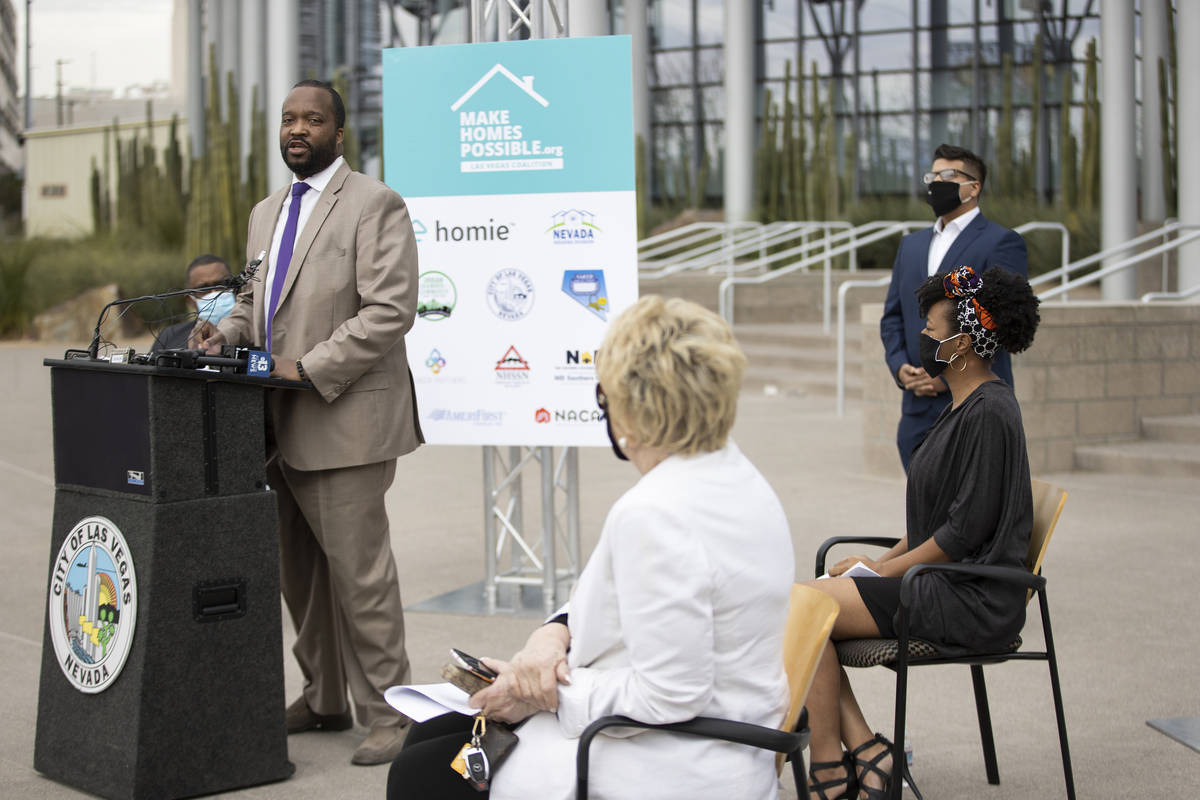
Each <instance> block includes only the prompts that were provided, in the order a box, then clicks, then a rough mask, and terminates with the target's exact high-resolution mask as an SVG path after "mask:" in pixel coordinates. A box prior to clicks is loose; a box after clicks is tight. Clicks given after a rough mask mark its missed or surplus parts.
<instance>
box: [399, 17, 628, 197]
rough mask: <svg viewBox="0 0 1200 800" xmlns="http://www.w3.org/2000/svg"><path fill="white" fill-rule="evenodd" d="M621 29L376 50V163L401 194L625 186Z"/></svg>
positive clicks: (625, 43)
mask: <svg viewBox="0 0 1200 800" xmlns="http://www.w3.org/2000/svg"><path fill="white" fill-rule="evenodd" d="M630 64H631V50H630V41H629V37H628V36H599V37H593V38H581V39H538V40H532V41H520V42H492V43H482V44H463V45H444V46H437V47H404V48H395V49H390V50H384V51H383V132H384V146H383V152H384V170H385V179H386V182H387V184H388V185H389V186H391V187H392V188H393V189H395V190H396V191H397V192H399V193H400V194H402V195H404V196H405V197H445V196H462V195H496V194H525V193H548V192H603V191H631V190H633V188H634V174H633V95H632V91H633V88H632V87H633V76H632V70H631V66H630Z"/></svg>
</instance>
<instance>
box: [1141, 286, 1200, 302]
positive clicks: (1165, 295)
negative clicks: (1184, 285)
mask: <svg viewBox="0 0 1200 800" xmlns="http://www.w3.org/2000/svg"><path fill="white" fill-rule="evenodd" d="M1197 295H1200V284H1197V285H1195V286H1193V287H1192V288H1190V289H1184V290H1183V291H1181V292H1146V293H1145V294H1144V295H1142V298H1141V302H1143V303H1150V302H1153V301H1155V300H1187V299H1188V298H1189V297H1195V296H1197Z"/></svg>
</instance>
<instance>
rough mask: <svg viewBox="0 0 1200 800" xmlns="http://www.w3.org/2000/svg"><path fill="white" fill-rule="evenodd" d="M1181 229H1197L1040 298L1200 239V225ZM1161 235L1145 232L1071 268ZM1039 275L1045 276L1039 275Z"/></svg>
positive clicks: (1041, 298) (1089, 281)
mask: <svg viewBox="0 0 1200 800" xmlns="http://www.w3.org/2000/svg"><path fill="white" fill-rule="evenodd" d="M1164 227H1169V226H1164ZM1180 229H1195V230H1192V231H1191V232H1190V233H1186V234H1184V235H1183V236H1180V237H1178V238H1176V239H1174V240H1172V241H1170V242H1165V243H1163V244H1160V245H1158V246H1156V247H1152V248H1150V249H1149V250H1144V251H1142V252H1141V253H1136V254H1134V255H1132V256H1129V257H1127V258H1122V259H1121V260H1120V261H1117V262H1116V263H1115V264H1109V265H1108V266H1107V267H1104V268H1103V269H1099V270H1096V271H1095V272H1092V273H1090V274H1088V275H1084V276H1083V277H1081V278H1076V279H1075V280H1073V281H1069V282H1068V283H1064V284H1063V285H1061V286H1058V287H1055V288H1054V289H1047V290H1046V291H1044V292H1042V293H1041V294H1039V295H1038V299H1040V300H1050V299H1052V298H1054V297H1057V296H1058V295H1060V294H1062V295H1065V294H1066V293H1067V291H1068V290H1070V289H1076V288H1078V287H1080V286H1087V285H1088V284H1092V283H1096V282H1098V281H1101V280H1103V279H1105V278H1107V277H1108V276H1109V275H1115V274H1117V273H1118V272H1123V271H1125V270H1126V269H1129V268H1130V267H1132V266H1135V265H1137V264H1140V263H1142V262H1143V261H1146V260H1148V259H1151V258H1154V257H1155V256H1158V255H1161V254H1163V253H1166V252H1167V251H1169V250H1175V249H1178V248H1179V247H1180V246H1181V245H1184V244H1187V243H1188V242H1190V241H1193V240H1195V239H1200V225H1175V227H1174V230H1180ZM1160 235H1161V229H1160V230H1155V231H1151V232H1150V233H1144V234H1142V235H1141V236H1138V237H1136V238H1134V239H1130V240H1129V241H1127V242H1125V243H1123V244H1120V245H1116V246H1114V247H1110V248H1108V249H1107V250H1104V251H1101V252H1100V253H1097V254H1096V255H1094V256H1089V257H1088V258H1084V259H1080V260H1079V261H1076V262H1075V263H1074V264H1071V265H1070V268H1071V269H1072V270H1074V269H1078V268H1079V267H1081V266H1086V265H1087V264H1091V263H1095V262H1096V261H1099V260H1100V259H1101V258H1104V257H1107V256H1111V255H1114V254H1116V253H1119V252H1121V251H1123V250H1128V249H1129V248H1130V247H1136V246H1137V244H1138V243H1139V241H1140V242H1141V243H1144V242H1145V241H1146V240H1147V239H1154V238H1157V237H1158V236H1160ZM1039 277H1043V276H1039ZM1029 283H1030V284H1031V285H1032V284H1033V281H1030V282H1029Z"/></svg>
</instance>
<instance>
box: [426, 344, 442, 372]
mask: <svg viewBox="0 0 1200 800" xmlns="http://www.w3.org/2000/svg"><path fill="white" fill-rule="evenodd" d="M425 366H427V367H429V371H430V372H432V373H433V374H434V375H437V374H438V373H439V372H441V371H442V370H443V369H445V368H446V359H445V358H444V357H443V356H442V354H441V352H440V351H438V349H437V348H436V347H435V348H433V349H432V350H430V351H429V357H428V358H426V359H425Z"/></svg>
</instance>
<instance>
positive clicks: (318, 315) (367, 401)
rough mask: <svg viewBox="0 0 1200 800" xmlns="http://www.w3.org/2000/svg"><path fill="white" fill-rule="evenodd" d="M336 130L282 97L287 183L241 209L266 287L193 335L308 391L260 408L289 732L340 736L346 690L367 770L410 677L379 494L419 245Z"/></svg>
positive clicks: (331, 119) (326, 94)
mask: <svg viewBox="0 0 1200 800" xmlns="http://www.w3.org/2000/svg"><path fill="white" fill-rule="evenodd" d="M344 124H345V110H344V107H343V105H342V100H341V98H340V97H339V96H338V94H337V92H336V91H334V90H333V88H332V87H331V86H329V84H326V83H323V82H320V81H301V82H300V83H298V84H296V86H295V87H294V88H293V89H292V91H291V92H290V93H289V94H288V96H287V99H286V100H285V101H284V104H283V116H282V124H281V127H280V133H279V146H280V150H281V152H282V153H283V159H284V161H285V162H286V163H287V165H288V167H289V168H290V169H291V171H292V173H293V175H294V178H293V181H292V184H291V186H289V187H287V188H284V189H280V190H279V191H277V192H275V193H274V194H272V195H271V196H270V197H268V198H267V199H265V200H263V201H262V202H260V203H259V204H258V205H257V206H255V207H254V210H253V211H252V212H251V214H250V227H249V233H248V235H247V242H246V252H247V254H248V256H247V258H251V257H252V256H254V255H256V254H258V253H259V252H260V251H264V250H265V251H267V253H268V256H267V260H266V262H265V263H264V265H263V267H261V268H260V269H262V270H265V278H264V279H263V280H261V281H259V282H256V283H255V284H254V287H253V292H249V293H243V294H242V295H241V297H240V298H239V300H238V303H237V306H236V307H235V308H234V310H233V311H232V312H231V313H230V314H229V316H228V317H226V318H225V319H224V320H222V321H221V322H220V324H219V325H218V326H217V328H216V330H215V331H214V330H212V329H211V328H209V329H208V330H204V331H200V332H198V333H197V334H196V337H197V338H202V339H203V341H202V342H201V346H202V347H204V348H205V349H210V350H212V349H216V348H218V347H219V346H220V345H221V344H224V343H231V344H243V345H251V344H253V345H258V346H260V347H262V348H265V349H268V350H269V351H270V352H271V354H272V355H273V356H274V360H275V366H274V371H273V372H272V374H273V375H274V376H277V377H281V378H291V379H294V380H307V381H309V382H311V383H312V385H313V389H314V390H315V391H287V390H277V391H273V392H271V393H270V397H269V400H268V411H269V422H268V437H267V440H268V449H269V450H270V451H271V452H269V453H268V465H267V479H268V481H269V482H270V485H271V488H272V489H274V490H275V492H276V493H277V495H278V500H279V544H280V557H281V579H282V586H283V596H284V600H285V601H286V602H287V606H288V610H289V612H290V613H291V616H292V620H293V622H294V623H295V627H296V644H295V647H294V648H293V652H294V653H295V655H296V660H297V661H299V663H300V668H301V670H302V672H303V673H304V684H305V685H304V693H303V695H302V696H301V697H300V698H298V699H297V700H296V701H295V702H293V703H292V704H291V705H290V706H288V710H287V723H288V732H289V733H299V732H300V731H306V730H346V729H347V728H349V727H350V726H351V724H352V718H351V716H350V708H349V706H348V704H347V701H346V689H347V687H349V690H350V695H351V697H352V698H353V702H354V707H355V712H356V714H357V717H358V721H359V723H360V724H363V725H365V726H367V727H369V728H370V734H369V735H368V736H367V738H366V740H365V741H364V742H363V743H362V745H361V746H359V748H358V749H357V750H356V751H355V753H354V757H353V758H352V759H351V760H352V761H353V762H354V763H356V764H379V763H384V762H387V761H390V760H391V759H392V758H393V757H394V756H395V754H396V753H397V752H399V750H400V747H401V745H402V744H403V742H404V735H405V733H406V732H407V724H408V720H407V718H405V717H403V716H401V715H400V714H398V713H396V712H395V711H394V710H393V709H392V708H391V707H390V706H388V704H387V703H386V702H385V701H384V699H383V691H384V690H385V689H386V688H387V687H389V686H392V685H395V684H401V683H408V682H409V678H410V673H409V665H408V656H407V654H406V653H405V649H404V618H403V609H402V607H401V604H400V587H399V583H398V581H397V577H396V565H395V561H394V559H393V557H392V551H391V544H390V538H389V534H388V519H387V512H386V510H385V508H384V502H383V499H384V493H385V492H386V491H387V489H388V487H389V486H390V485H391V483H392V479H393V477H394V476H395V472H396V458H397V457H398V456H401V455H404V454H405V453H408V452H411V451H412V450H414V449H416V448H417V446H418V445H420V444H421V442H422V441H423V438H422V435H421V429H420V425H419V423H418V421H417V409H416V399H415V396H414V391H413V384H412V377H411V374H410V373H409V369H408V358H407V355H406V352H405V348H404V334H405V332H406V331H407V330H408V329H409V328H410V327H412V324H413V319H414V315H415V312H416V305H417V248H416V241H415V239H414V236H413V230H412V224H411V222H410V220H409V215H408V209H407V208H406V206H405V204H404V201H403V200H402V199H401V198H400V196H399V195H398V194H396V193H395V192H393V191H392V190H391V189H389V188H387V187H386V186H384V185H383V184H382V183H379V182H378V181H376V180H374V179H372V178H368V177H367V176H365V175H362V174H361V173H357V172H353V171H352V170H351V169H350V167H349V166H348V165H347V164H346V162H345V161H344V160H343V159H342V157H341V151H342V129H343V126H344ZM260 274H261V273H260ZM204 337H207V338H204Z"/></svg>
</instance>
